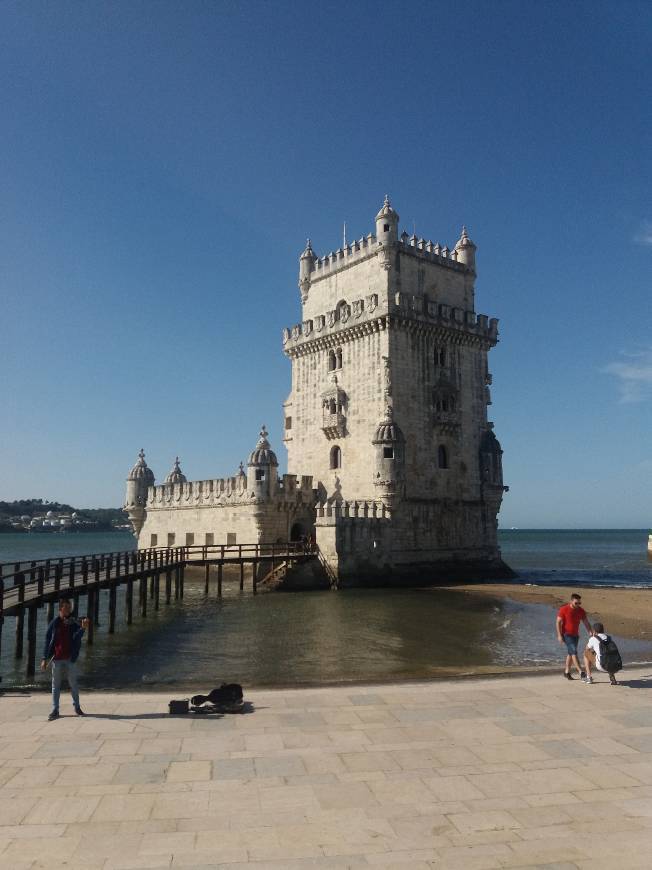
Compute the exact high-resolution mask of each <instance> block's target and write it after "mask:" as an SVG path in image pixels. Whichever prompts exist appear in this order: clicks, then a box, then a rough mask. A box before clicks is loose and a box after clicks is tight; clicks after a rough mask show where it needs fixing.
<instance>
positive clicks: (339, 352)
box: [335, 347, 342, 369]
mask: <svg viewBox="0 0 652 870" xmlns="http://www.w3.org/2000/svg"><path fill="white" fill-rule="evenodd" d="M335 368H338V369H341V368H342V348H341V347H338V348H337V350H336V351H335Z"/></svg>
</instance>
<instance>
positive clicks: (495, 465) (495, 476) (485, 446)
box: [480, 423, 503, 495]
mask: <svg viewBox="0 0 652 870" xmlns="http://www.w3.org/2000/svg"><path fill="white" fill-rule="evenodd" d="M489 426H490V427H493V424H492V423H490V424H489ZM480 480H481V482H482V484H483V486H495V487H499V488H500V490H501V495H502V489H503V451H502V448H501V446H500V442H499V441H498V439H497V438H496V436H495V435H494V433H493V428H489V429H486V430H485V431H484V432H483V433H482V438H481V439H480Z"/></svg>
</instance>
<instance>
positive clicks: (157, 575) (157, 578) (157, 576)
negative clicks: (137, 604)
mask: <svg viewBox="0 0 652 870" xmlns="http://www.w3.org/2000/svg"><path fill="white" fill-rule="evenodd" d="M161 561H162V560H161ZM160 583H161V569H160V568H159V559H158V552H157V551H156V550H154V574H153V575H152V592H153V598H154V610H158V607H159V594H160Z"/></svg>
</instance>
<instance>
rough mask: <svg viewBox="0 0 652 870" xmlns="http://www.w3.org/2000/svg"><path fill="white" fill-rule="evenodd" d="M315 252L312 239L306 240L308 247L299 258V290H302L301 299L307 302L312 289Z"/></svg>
mask: <svg viewBox="0 0 652 870" xmlns="http://www.w3.org/2000/svg"><path fill="white" fill-rule="evenodd" d="M316 259H317V257H316V256H315V252H314V251H313V249H312V245H311V244H310V239H308V240H307V241H306V248H305V250H304V252H303V253H302V254H301V257H300V258H299V290H300V291H301V301H302V302H305V301H306V299H307V298H308V291H309V290H310V281H311V277H310V276H311V275H312V273H313V271H314V269H315V260H316Z"/></svg>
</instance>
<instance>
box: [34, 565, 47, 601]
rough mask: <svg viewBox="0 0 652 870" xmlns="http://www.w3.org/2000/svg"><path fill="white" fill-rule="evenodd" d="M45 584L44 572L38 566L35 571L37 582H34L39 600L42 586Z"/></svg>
mask: <svg viewBox="0 0 652 870" xmlns="http://www.w3.org/2000/svg"><path fill="white" fill-rule="evenodd" d="M44 582H45V571H44V570H43V566H42V565H40V566H39V568H38V571H37V580H36V594H37V595H38V596H39V598H40V597H41V596H42V595H43V584H44Z"/></svg>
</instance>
